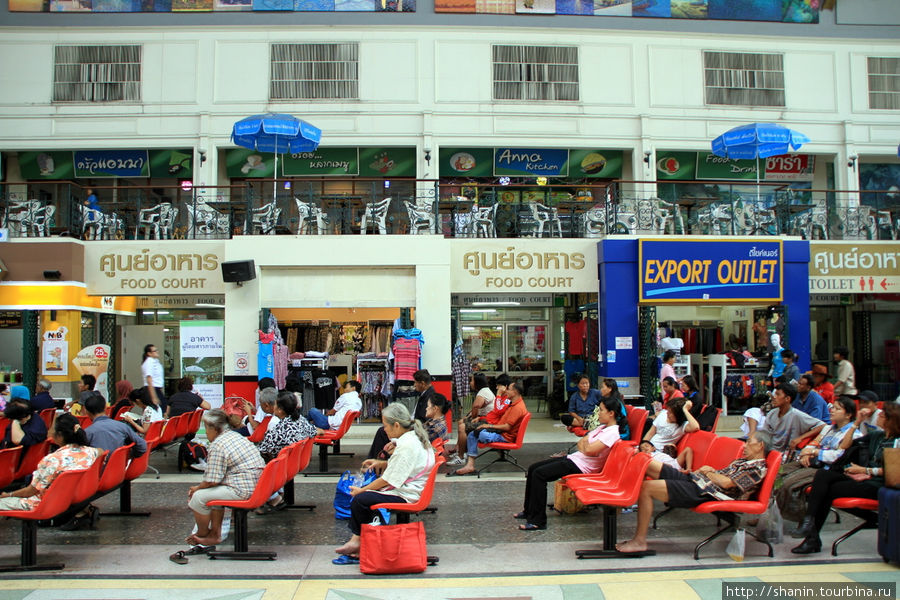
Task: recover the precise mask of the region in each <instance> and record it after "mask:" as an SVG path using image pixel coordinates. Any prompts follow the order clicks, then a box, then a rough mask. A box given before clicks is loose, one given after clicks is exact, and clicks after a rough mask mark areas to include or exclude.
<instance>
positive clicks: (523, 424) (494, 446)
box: [475, 413, 531, 478]
mask: <svg viewBox="0 0 900 600" xmlns="http://www.w3.org/2000/svg"><path fill="white" fill-rule="evenodd" d="M529 421H531V413H525V416H523V417H522V420H521V421H520V422H519V428H518V430H516V440H515V441H514V442H491V443H490V444H478V447H479V448H488V451H487V452H485V453H484V454H480V455H479V458H480V457H481V456H484V455H485V454H487V453H488V452H499V453H500V456H498V457H497V458H495V459H494V460H493V461H491V462H489V463H488V464H486V465H485V466H483V467H481V468H480V469H478V471H476V472H475V475H476V476H477V477H479V478H480V477H481V473H482V471H486V470H487V469H489V468H490V467H491V465H493V464H494V463H498V462H505V463H509V464H511V465H513V466H514V467H516V468H517V469H519V470H520V471H525V470H526V469H525V467H523V466H522V465H520V464H519V462H518V461H517V460H516V459H515V457H513V456H511V455H509V454H508V453H509V452H510V451H511V450H519V449H521V448H522V443H523V442H524V441H525V430H526V429H528V422H529Z"/></svg>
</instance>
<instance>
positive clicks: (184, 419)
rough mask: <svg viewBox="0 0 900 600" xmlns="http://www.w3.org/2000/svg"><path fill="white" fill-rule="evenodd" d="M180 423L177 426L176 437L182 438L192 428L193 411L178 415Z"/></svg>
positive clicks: (177, 438)
mask: <svg viewBox="0 0 900 600" xmlns="http://www.w3.org/2000/svg"><path fill="white" fill-rule="evenodd" d="M176 418H177V419H178V425H177V427H175V439H176V440H180V439H181V438H183V437H184V436H186V435H187V434H188V432H189V430H190V428H191V413H186V414H183V415H179V416H178V417H176Z"/></svg>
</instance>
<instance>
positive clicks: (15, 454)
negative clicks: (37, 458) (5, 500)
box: [0, 446, 22, 489]
mask: <svg viewBox="0 0 900 600" xmlns="http://www.w3.org/2000/svg"><path fill="white" fill-rule="evenodd" d="M21 460H22V446H13V447H12V448H6V449H5V450H0V489H2V488H5V487H6V486H8V485H9V484H11V483H12V482H13V481H15V480H16V470H18V468H19V461H21Z"/></svg>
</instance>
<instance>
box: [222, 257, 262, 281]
mask: <svg viewBox="0 0 900 600" xmlns="http://www.w3.org/2000/svg"><path fill="white" fill-rule="evenodd" d="M251 279H256V263H254V262H253V261H252V260H233V261H230V262H223V263H222V280H223V281H225V282H226V283H237V284H240V283H243V282H244V281H250V280H251Z"/></svg>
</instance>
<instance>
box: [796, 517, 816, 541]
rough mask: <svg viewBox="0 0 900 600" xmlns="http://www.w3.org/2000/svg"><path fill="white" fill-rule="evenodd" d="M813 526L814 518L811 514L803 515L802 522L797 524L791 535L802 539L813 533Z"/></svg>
mask: <svg viewBox="0 0 900 600" xmlns="http://www.w3.org/2000/svg"><path fill="white" fill-rule="evenodd" d="M812 528H813V518H812V517H810V516H806V517H803V518H802V519H801V520H800V522H799V523H798V524H797V527H796V529H793V530H792V531H791V537H792V538H794V539H798V540H802V539H803V538H805V537H806V536H808V535H809V534H810V533H812Z"/></svg>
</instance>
